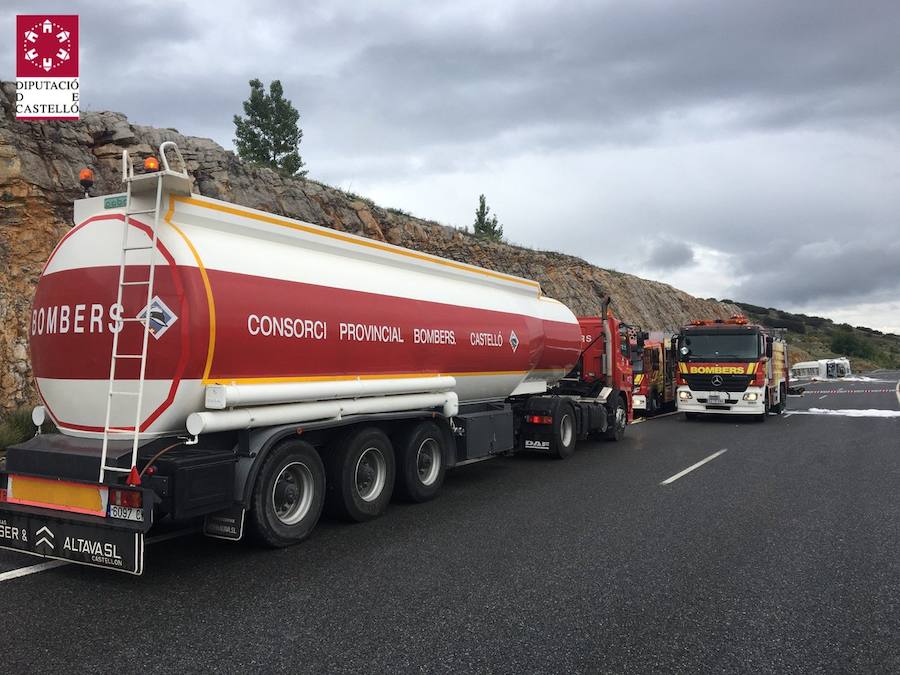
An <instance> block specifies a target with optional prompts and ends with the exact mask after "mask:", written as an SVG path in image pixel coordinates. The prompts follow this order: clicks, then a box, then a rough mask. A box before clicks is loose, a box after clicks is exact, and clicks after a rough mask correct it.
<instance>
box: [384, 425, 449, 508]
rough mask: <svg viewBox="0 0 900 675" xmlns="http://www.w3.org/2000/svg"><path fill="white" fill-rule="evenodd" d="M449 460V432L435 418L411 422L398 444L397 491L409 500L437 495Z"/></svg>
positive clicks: (418, 500) (426, 499) (427, 498)
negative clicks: (441, 427) (413, 423)
mask: <svg viewBox="0 0 900 675" xmlns="http://www.w3.org/2000/svg"><path fill="white" fill-rule="evenodd" d="M446 464H447V434H445V433H444V432H443V431H441V429H440V427H438V425H437V424H435V423H434V422H420V423H418V424H416V425H414V426H412V427H411V428H410V429H409V430H407V432H406V433H405V434H404V435H403V436H402V437H401V438H400V439H399V442H398V444H397V483H396V489H397V494H398V495H399V496H400V497H402V498H403V499H405V500H407V501H410V502H425V501H428V500H429V499H434V498H435V497H436V496H437V493H438V492H440V489H441V485H443V484H444V474H445V472H446Z"/></svg>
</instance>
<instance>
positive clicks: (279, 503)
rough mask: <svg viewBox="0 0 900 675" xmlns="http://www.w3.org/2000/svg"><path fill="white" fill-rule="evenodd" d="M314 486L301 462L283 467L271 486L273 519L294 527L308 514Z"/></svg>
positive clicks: (311, 478) (306, 467)
mask: <svg viewBox="0 0 900 675" xmlns="http://www.w3.org/2000/svg"><path fill="white" fill-rule="evenodd" d="M315 489H316V485H315V481H314V480H313V475H312V471H310V469H309V467H308V466H306V464H303V463H302V462H291V463H290V464H288V465H287V466H285V467H284V468H283V469H282V470H281V472H280V473H279V474H278V477H277V478H276V479H275V484H274V485H273V486H272V508H273V509H274V511H275V517H276V518H278V520H279V521H281V522H282V523H283V524H285V525H296V524H297V523H299V522H300V521H301V520H303V518H304V517H305V516H306V514H307V513H309V510H310V508H311V507H312V503H313V494H314V493H315Z"/></svg>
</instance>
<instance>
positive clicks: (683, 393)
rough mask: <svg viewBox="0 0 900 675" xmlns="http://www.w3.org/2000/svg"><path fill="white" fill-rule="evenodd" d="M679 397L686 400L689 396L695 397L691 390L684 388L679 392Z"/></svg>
mask: <svg viewBox="0 0 900 675" xmlns="http://www.w3.org/2000/svg"><path fill="white" fill-rule="evenodd" d="M678 398H680V399H681V400H682V401H686V400H688V399H689V398H694V397H693V396H691V392H689V391H684V390H682V391H679V392H678Z"/></svg>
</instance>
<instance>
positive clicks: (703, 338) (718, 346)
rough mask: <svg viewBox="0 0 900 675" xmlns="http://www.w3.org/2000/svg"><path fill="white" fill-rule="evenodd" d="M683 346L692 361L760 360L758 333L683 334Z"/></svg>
mask: <svg viewBox="0 0 900 675" xmlns="http://www.w3.org/2000/svg"><path fill="white" fill-rule="evenodd" d="M681 345H682V346H685V347H687V348H688V349H690V350H691V351H690V353H689V354H688V355H687V358H688V359H690V360H692V361H706V360H710V361H716V360H719V361H729V360H731V361H755V360H756V359H758V358H759V336H758V335H757V334H756V333H718V332H717V333H694V332H690V333H683V334H682V337H681Z"/></svg>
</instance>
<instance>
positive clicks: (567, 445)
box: [552, 401, 576, 459]
mask: <svg viewBox="0 0 900 675" xmlns="http://www.w3.org/2000/svg"><path fill="white" fill-rule="evenodd" d="M575 440H576V438H575V410H574V409H573V408H572V404H571V403H567V402H564V401H561V402H560V403H559V405H558V406H557V408H556V410H555V411H554V414H553V441H552V443H553V449H552V452H553V455H554V456H555V457H556V458H557V459H568V458H569V457H571V456H572V455H574V454H575Z"/></svg>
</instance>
